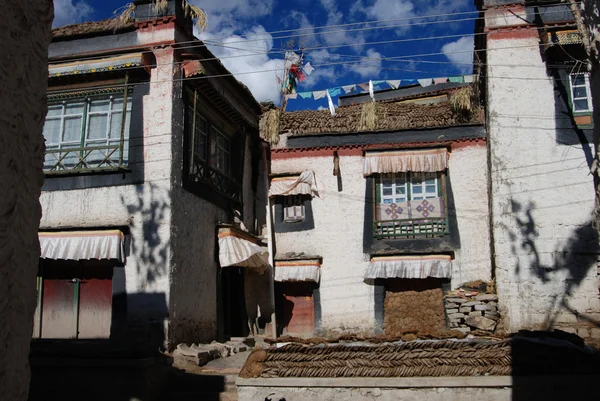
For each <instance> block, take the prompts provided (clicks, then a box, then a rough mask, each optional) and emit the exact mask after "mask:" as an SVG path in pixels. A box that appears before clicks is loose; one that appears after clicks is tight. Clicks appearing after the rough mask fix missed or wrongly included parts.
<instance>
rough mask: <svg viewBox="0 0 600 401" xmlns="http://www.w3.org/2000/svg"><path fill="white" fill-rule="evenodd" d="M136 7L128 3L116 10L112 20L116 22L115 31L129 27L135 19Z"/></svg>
mask: <svg viewBox="0 0 600 401" xmlns="http://www.w3.org/2000/svg"><path fill="white" fill-rule="evenodd" d="M135 10H136V6H135V4H133V3H127V4H125V5H124V6H123V7H121V8H118V9H116V10H115V11H114V12H113V14H114V15H115V16H114V17H112V18H111V19H112V20H113V21H114V30H118V29H119V28H121V27H124V26H127V25H129V24H131V23H132V22H133V20H134V19H135Z"/></svg>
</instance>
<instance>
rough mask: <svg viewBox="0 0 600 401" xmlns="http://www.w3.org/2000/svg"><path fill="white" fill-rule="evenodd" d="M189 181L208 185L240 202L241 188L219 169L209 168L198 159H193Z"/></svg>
mask: <svg viewBox="0 0 600 401" xmlns="http://www.w3.org/2000/svg"><path fill="white" fill-rule="evenodd" d="M190 180H191V181H192V182H203V183H205V184H208V185H210V186H211V187H213V188H215V189H216V190H217V191H219V192H221V193H222V194H224V195H226V196H227V197H229V198H231V199H233V200H234V201H236V202H242V186H241V185H240V184H239V183H238V182H237V181H236V180H234V179H233V178H231V177H229V176H228V175H226V174H225V173H223V172H222V171H220V170H219V169H216V168H214V167H211V166H209V165H208V163H207V162H205V161H204V160H202V159H200V158H199V157H195V160H194V166H193V168H192V171H191V172H190Z"/></svg>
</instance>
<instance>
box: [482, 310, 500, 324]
mask: <svg viewBox="0 0 600 401" xmlns="http://www.w3.org/2000/svg"><path fill="white" fill-rule="evenodd" d="M483 316H484V317H487V318H488V319H492V320H493V321H495V322H497V321H498V320H500V316H496V315H490V314H489V313H488V312H483Z"/></svg>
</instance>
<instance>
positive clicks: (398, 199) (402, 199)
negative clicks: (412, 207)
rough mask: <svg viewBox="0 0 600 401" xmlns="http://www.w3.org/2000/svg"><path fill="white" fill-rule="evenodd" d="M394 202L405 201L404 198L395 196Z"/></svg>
mask: <svg viewBox="0 0 600 401" xmlns="http://www.w3.org/2000/svg"><path fill="white" fill-rule="evenodd" d="M395 202H396V203H400V202H406V198H396V199H395Z"/></svg>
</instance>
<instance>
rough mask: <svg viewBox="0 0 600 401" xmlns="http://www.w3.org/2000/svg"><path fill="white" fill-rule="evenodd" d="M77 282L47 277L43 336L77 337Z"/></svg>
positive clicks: (44, 293)
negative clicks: (75, 288) (75, 287)
mask: <svg viewBox="0 0 600 401" xmlns="http://www.w3.org/2000/svg"><path fill="white" fill-rule="evenodd" d="M74 286H75V284H74V283H73V282H72V280H68V279H45V280H44V292H43V298H42V338H76V337H77V322H76V313H77V312H76V309H75V299H74V298H75V291H74Z"/></svg>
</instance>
